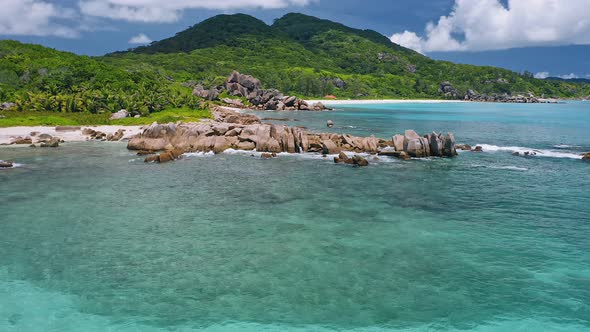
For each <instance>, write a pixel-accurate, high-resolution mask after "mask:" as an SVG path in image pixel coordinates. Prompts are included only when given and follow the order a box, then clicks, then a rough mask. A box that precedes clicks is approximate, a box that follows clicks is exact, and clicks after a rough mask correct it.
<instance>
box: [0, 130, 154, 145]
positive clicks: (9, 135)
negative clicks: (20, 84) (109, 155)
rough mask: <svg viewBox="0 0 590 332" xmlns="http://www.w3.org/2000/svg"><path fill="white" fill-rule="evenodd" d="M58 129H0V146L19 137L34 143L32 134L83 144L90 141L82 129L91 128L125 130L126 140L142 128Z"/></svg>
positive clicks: (111, 132)
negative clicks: (30, 139)
mask: <svg viewBox="0 0 590 332" xmlns="http://www.w3.org/2000/svg"><path fill="white" fill-rule="evenodd" d="M55 128H56V127H10V128H0V144H10V142H11V141H12V140H13V139H15V138H17V137H23V138H26V137H31V138H33V142H35V139H34V137H33V136H31V133H33V132H37V133H39V134H49V135H51V136H55V137H59V138H61V139H63V140H64V141H66V142H82V141H86V140H87V139H88V136H84V135H82V129H84V128H90V129H93V130H96V131H101V132H103V133H105V134H107V135H108V134H113V133H115V132H116V131H117V130H119V129H124V130H125V136H124V137H123V138H124V139H125V138H129V137H131V136H134V135H137V134H139V133H140V131H141V128H142V126H81V127H80V128H81V129H80V130H75V131H56V130H55Z"/></svg>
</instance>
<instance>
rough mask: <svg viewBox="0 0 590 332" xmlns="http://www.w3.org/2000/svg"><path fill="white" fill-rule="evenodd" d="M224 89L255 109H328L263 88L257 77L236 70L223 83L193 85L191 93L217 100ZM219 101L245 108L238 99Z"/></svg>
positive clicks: (321, 105)
mask: <svg viewBox="0 0 590 332" xmlns="http://www.w3.org/2000/svg"><path fill="white" fill-rule="evenodd" d="M224 91H227V93H228V94H229V95H231V96H235V97H241V98H245V99H246V100H247V101H248V102H249V103H250V104H252V106H251V107H248V108H251V109H255V110H271V111H296V110H300V111H323V110H328V109H329V108H327V107H326V106H325V105H323V104H322V103H320V102H318V103H315V104H312V105H310V104H308V103H307V102H306V101H305V100H302V99H299V98H297V97H295V96H285V95H283V94H282V93H281V92H280V91H279V90H277V89H263V88H262V82H260V80H259V79H257V78H255V77H253V76H250V75H244V74H240V73H239V72H237V71H234V72H232V73H231V75H230V76H229V77H228V78H227V81H226V82H225V85H222V86H216V87H211V88H206V87H204V86H203V85H195V86H194V88H193V95H195V96H198V97H200V98H203V99H206V100H218V98H219V95H220V94H221V93H223V92H224ZM221 101H222V102H223V103H225V104H226V105H228V106H231V107H237V108H247V106H246V105H244V103H243V102H242V101H241V100H240V99H232V98H223V99H222V100H221Z"/></svg>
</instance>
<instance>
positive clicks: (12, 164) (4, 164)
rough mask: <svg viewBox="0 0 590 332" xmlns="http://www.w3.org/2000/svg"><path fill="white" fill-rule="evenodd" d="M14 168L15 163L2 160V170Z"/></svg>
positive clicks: (0, 164) (0, 165) (0, 163)
mask: <svg viewBox="0 0 590 332" xmlns="http://www.w3.org/2000/svg"><path fill="white" fill-rule="evenodd" d="M13 166H14V163H13V162H12V161H5V160H0V168H10V167H13Z"/></svg>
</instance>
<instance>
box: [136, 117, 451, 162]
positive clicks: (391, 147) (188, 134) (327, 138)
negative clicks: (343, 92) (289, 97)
mask: <svg viewBox="0 0 590 332" xmlns="http://www.w3.org/2000/svg"><path fill="white" fill-rule="evenodd" d="M214 114H215V118H216V121H215V122H212V123H186V124H173V123H169V124H158V123H153V124H152V125H150V126H149V127H147V128H146V129H144V131H143V132H142V133H141V134H139V135H137V136H135V137H133V138H131V139H130V140H129V143H128V146H127V147H128V149H130V150H138V151H171V150H177V151H183V152H214V153H222V152H224V151H225V150H227V149H239V150H256V151H258V152H267V153H280V152H287V153H322V154H326V155H328V154H339V153H340V152H343V151H346V152H352V153H369V154H378V153H380V152H386V153H385V154H382V155H384V156H394V157H398V158H401V159H407V158H409V157H417V158H421V157H430V156H435V157H454V156H456V155H457V152H456V149H455V139H454V137H453V134H450V133H449V134H447V135H444V136H443V135H441V134H435V133H433V134H430V135H425V136H424V137H422V136H419V135H418V134H417V133H416V132H414V131H412V130H408V131H406V133H405V135H404V136H401V138H403V141H402V142H403V143H402V144H403V145H400V141H401V138H400V137H399V136H395V137H394V139H393V141H384V140H380V139H378V138H376V137H374V136H370V137H355V136H351V135H347V134H343V135H340V134H335V133H320V134H317V133H310V132H308V131H306V130H305V129H303V128H299V127H288V126H282V125H276V124H266V123H260V121H259V120H258V118H256V117H255V118H256V120H257V121H254V119H253V118H252V115H248V114H241V113H234V112H231V111H228V110H225V109H223V108H218V109H216V110H215V111H214ZM227 120H229V121H227ZM396 140H397V144H396ZM431 146H433V147H435V148H434V149H431ZM387 151H390V152H392V153H390V154H388V153H387ZM358 163H359V164H364V161H362V160H359V161H358Z"/></svg>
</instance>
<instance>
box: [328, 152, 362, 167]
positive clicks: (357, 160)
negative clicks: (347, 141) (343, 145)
mask: <svg viewBox="0 0 590 332" xmlns="http://www.w3.org/2000/svg"><path fill="white" fill-rule="evenodd" d="M334 163H336V164H348V165H356V166H369V162H368V161H367V159H365V158H363V157H361V156H359V155H354V156H352V158H351V157H348V156H347V155H346V154H345V153H344V152H340V154H338V157H334Z"/></svg>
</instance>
